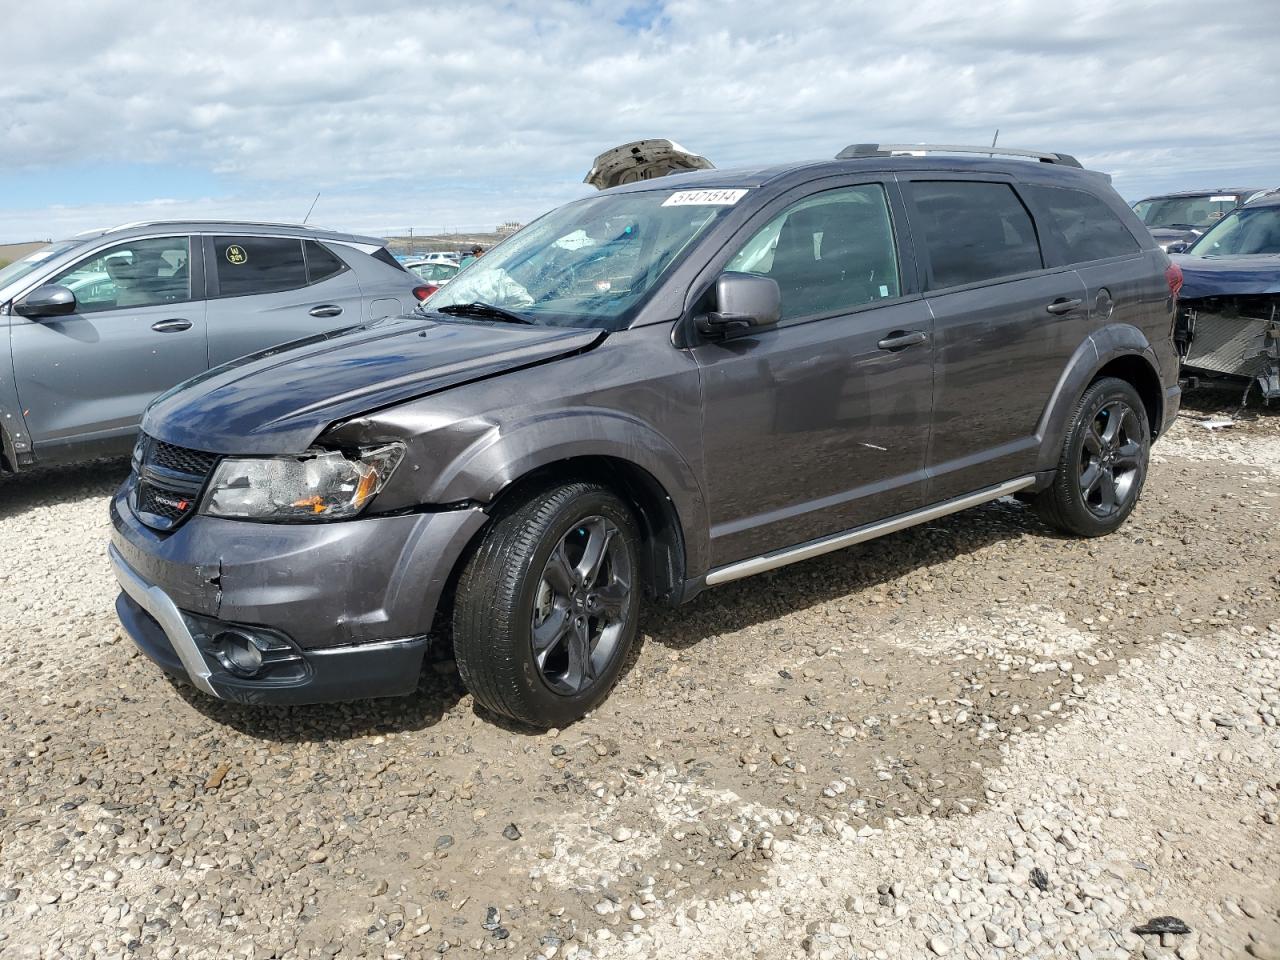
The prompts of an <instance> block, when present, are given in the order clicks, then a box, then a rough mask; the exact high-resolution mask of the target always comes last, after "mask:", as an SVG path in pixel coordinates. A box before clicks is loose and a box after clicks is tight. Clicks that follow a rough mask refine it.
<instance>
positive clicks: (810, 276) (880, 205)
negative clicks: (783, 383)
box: [725, 184, 901, 320]
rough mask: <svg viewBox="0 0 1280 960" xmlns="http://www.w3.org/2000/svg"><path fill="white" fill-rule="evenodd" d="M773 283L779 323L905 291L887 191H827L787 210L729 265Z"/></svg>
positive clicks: (869, 188) (866, 187) (865, 188)
mask: <svg viewBox="0 0 1280 960" xmlns="http://www.w3.org/2000/svg"><path fill="white" fill-rule="evenodd" d="M725 269H726V270H732V271H736V272H740V273H754V274H756V275H758V276H762V277H769V278H771V279H772V280H775V281H776V282H777V284H778V287H779V289H780V290H781V291H782V319H783V320H790V319H793V318H796V317H808V316H815V315H819V314H830V313H839V312H842V311H845V310H850V309H852V308H854V307H858V306H862V305H864V304H868V303H874V302H875V301H877V300H887V299H890V298H892V297H897V296H899V295H900V294H901V284H900V281H899V276H898V255H897V251H896V250H895V248H894V243H893V225H892V223H891V221H890V219H889V205H888V202H887V200H886V198H885V194H884V188H883V187H881V186H880V185H879V184H866V185H863V186H860V187H850V188H848V189H842V190H830V191H827V192H826V193H820V194H818V195H816V196H813V197H809V198H807V199H804V200H801V201H799V202H798V203H795V204H792V205H791V206H789V207H787V208H786V209H785V210H784V211H783V212H782V213H780V214H779V215H778V216H777V217H775V218H774V219H773V220H771V221H770V222H769V223H768V224H767V225H766V226H765V227H763V228H762V229H761V230H760V231H759V232H757V233H756V234H755V235H754V236H753V237H752V238H751V239H750V240H748V241H747V242H746V243H745V244H744V245H743V247H742V249H741V250H739V251H738V253H737V255H736V256H734V258H733V259H732V260H730V261H729V263H728V265H727V266H726V267H725Z"/></svg>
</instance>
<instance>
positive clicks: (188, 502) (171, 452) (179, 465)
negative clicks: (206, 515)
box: [134, 436, 218, 530]
mask: <svg viewBox="0 0 1280 960" xmlns="http://www.w3.org/2000/svg"><path fill="white" fill-rule="evenodd" d="M136 453H137V457H138V458H137V462H136V464H135V468H136V469H137V472H138V485H137V491H136V493H135V500H134V509H135V510H136V511H137V513H138V517H139V519H141V520H142V522H143V523H145V524H146V525H147V526H149V527H153V528H154V529H156V530H172V529H174V528H175V527H177V526H178V525H179V524H180V523H182V522H183V521H184V520H185V519H186V518H187V517H189V516H191V514H192V513H194V512H195V509H196V506H197V505H198V504H199V502H200V495H201V494H202V493H203V492H204V487H205V484H206V483H207V482H208V480H209V476H210V474H211V473H213V468H214V466H215V465H216V464H217V462H218V455H217V454H216V453H206V452H205V451H203V450H192V449H191V448H189V447H179V446H176V445H174V444H172V443H165V442H164V441H163V440H156V439H155V438H154V437H146V436H144V437H142V438H141V439H140V440H139V443H138V449H137V451H136Z"/></svg>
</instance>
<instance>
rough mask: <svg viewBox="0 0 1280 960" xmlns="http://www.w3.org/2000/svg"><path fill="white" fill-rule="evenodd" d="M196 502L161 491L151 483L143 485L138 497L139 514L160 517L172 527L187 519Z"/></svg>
mask: <svg viewBox="0 0 1280 960" xmlns="http://www.w3.org/2000/svg"><path fill="white" fill-rule="evenodd" d="M194 505H195V502H194V501H193V500H192V499H191V498H189V497H185V496H181V495H178V494H173V493H170V492H169V491H167V490H161V489H159V488H157V487H155V486H154V485H153V484H150V483H146V482H144V483H142V484H141V489H140V490H139V497H138V512H139V513H146V514H150V515H152V516H155V517H159V518H161V519H162V520H165V521H167V522H168V524H169V525H170V526H173V525H174V524H176V523H177V522H178V521H179V520H181V519H182V518H183V517H185V516H186V515H187V513H188V511H190V509H191V508H192V507H193V506H194Z"/></svg>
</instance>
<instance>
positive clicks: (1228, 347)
mask: <svg viewBox="0 0 1280 960" xmlns="http://www.w3.org/2000/svg"><path fill="white" fill-rule="evenodd" d="M1174 340H1175V342H1176V343H1177V345H1178V352H1179V354H1180V355H1181V356H1182V368H1183V371H1184V372H1185V373H1187V374H1190V375H1193V376H1204V377H1210V378H1213V377H1232V378H1240V379H1243V380H1245V381H1246V382H1247V387H1246V392H1247V390H1249V389H1252V386H1253V384H1255V383H1256V384H1257V385H1258V387H1259V389H1260V390H1261V392H1262V396H1263V399H1264V400H1267V401H1271V400H1274V399H1277V398H1280V296H1277V295H1263V294H1259V295H1225V296H1213V297H1199V298H1196V299H1190V300H1183V301H1181V302H1180V303H1179V308H1178V322H1177V326H1176V328H1175V331H1174Z"/></svg>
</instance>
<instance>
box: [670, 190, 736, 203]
mask: <svg viewBox="0 0 1280 960" xmlns="http://www.w3.org/2000/svg"><path fill="white" fill-rule="evenodd" d="M746 195H747V191H745V190H679V191H677V192H676V193H673V194H672V195H671V196H669V197H667V199H665V200H663V201H662V205H663V206H664V207H731V206H733V205H734V204H735V203H737V202H738V201H739V200H741V199H742V198H743V197H745V196H746Z"/></svg>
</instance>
